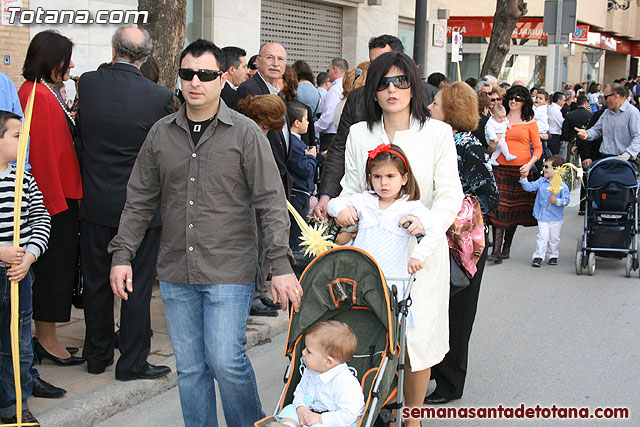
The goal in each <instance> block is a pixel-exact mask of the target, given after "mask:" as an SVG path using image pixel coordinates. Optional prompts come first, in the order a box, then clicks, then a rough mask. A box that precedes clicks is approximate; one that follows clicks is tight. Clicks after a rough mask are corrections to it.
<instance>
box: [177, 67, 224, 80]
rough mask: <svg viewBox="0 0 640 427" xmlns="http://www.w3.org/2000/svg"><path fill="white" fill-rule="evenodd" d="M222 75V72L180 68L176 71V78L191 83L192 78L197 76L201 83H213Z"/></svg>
mask: <svg viewBox="0 0 640 427" xmlns="http://www.w3.org/2000/svg"><path fill="white" fill-rule="evenodd" d="M223 74H224V71H217V70H198V71H195V70H192V69H190V68H180V69H178V76H180V78H181V79H182V80H188V81H191V80H193V76H198V79H199V80H200V81H201V82H210V81H213V80H215V79H217V78H218V77H220V76H221V75H223Z"/></svg>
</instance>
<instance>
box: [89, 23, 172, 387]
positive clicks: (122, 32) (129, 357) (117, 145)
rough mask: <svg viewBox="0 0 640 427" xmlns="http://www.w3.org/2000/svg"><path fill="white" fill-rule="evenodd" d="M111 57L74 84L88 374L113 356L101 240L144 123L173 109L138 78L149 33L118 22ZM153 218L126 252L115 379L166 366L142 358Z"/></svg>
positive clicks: (107, 233)
mask: <svg viewBox="0 0 640 427" xmlns="http://www.w3.org/2000/svg"><path fill="white" fill-rule="evenodd" d="M112 46H113V49H112V52H113V65H112V66H110V67H108V68H104V69H99V70H98V71H93V72H89V73H84V74H83V75H82V77H81V78H80V82H79V84H78V97H79V99H80V101H79V111H78V117H79V123H80V125H79V126H80V131H81V135H82V141H83V146H84V155H83V176H82V185H83V188H84V199H83V201H82V205H81V208H80V216H81V217H82V225H81V230H80V245H81V246H80V249H81V253H82V273H83V275H84V286H85V288H84V312H85V324H86V335H85V343H84V350H83V356H84V357H85V358H86V359H87V368H88V370H89V372H90V373H92V374H99V373H102V372H104V370H105V368H106V367H107V366H109V365H110V364H112V363H113V355H114V344H115V342H114V319H113V292H112V290H111V286H110V284H109V270H110V267H111V256H110V255H109V253H108V252H107V246H108V245H109V242H110V241H111V239H113V237H115V235H116V234H117V232H118V224H119V222H120V214H121V212H122V209H123V207H124V203H125V198H126V187H127V182H128V180H129V175H131V170H132V168H133V165H134V163H135V161H136V157H137V155H138V151H139V150H140V147H141V146H142V143H143V142H144V140H145V138H146V137H147V133H148V132H149V129H150V128H151V126H152V125H153V124H154V123H155V122H156V121H158V120H159V119H160V118H162V117H164V116H166V115H167V114H170V113H172V112H173V95H172V93H171V91H170V90H169V89H166V88H164V87H162V86H159V85H157V84H155V83H153V82H152V81H150V80H148V79H146V78H145V77H144V76H143V75H142V73H141V72H140V65H141V64H142V63H143V62H144V61H145V60H146V59H147V57H148V56H149V54H150V53H151V39H150V37H149V34H148V33H147V32H146V31H145V30H142V29H139V28H137V27H122V28H119V29H118V30H116V32H115V34H114V36H113V39H112ZM160 225H161V222H160V216H159V214H158V213H156V215H155V216H154V217H153V219H152V220H151V222H150V224H149V225H148V229H147V232H146V235H145V238H144V240H143V241H142V244H141V245H140V248H139V249H138V250H137V252H136V255H135V258H134V259H133V262H132V265H133V274H134V276H135V278H136V291H135V292H134V293H132V294H131V295H129V299H128V300H127V301H123V302H122V307H121V311H120V337H119V348H120V353H121V356H120V358H119V359H118V363H117V365H116V379H118V380H122V381H126V380H132V379H139V378H140V379H148V378H157V377H161V376H164V375H166V374H168V373H169V372H170V371H171V370H170V369H169V368H168V367H166V366H154V365H151V364H149V363H148V362H147V357H148V355H149V349H150V346H151V327H150V313H149V311H150V302H151V289H152V286H153V283H154V279H155V264H156V258H157V254H158V248H159V245H160V234H161V227H160Z"/></svg>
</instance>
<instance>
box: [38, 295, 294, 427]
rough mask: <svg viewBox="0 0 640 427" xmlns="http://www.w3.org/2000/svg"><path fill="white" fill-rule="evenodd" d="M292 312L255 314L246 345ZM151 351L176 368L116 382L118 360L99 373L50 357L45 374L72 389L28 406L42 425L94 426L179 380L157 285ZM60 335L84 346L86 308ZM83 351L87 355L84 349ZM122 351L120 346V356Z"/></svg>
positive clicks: (273, 330) (154, 359)
mask: <svg viewBox="0 0 640 427" xmlns="http://www.w3.org/2000/svg"><path fill="white" fill-rule="evenodd" d="M287 326H288V317H287V313H283V312H281V313H280V314H279V315H278V317H250V318H249V324H248V325H247V346H246V347H247V348H250V347H253V346H255V345H257V344H258V343H260V342H262V341H265V340H267V339H269V338H270V337H273V336H275V335H277V334H279V333H282V332H284V331H286V330H287ZM151 328H152V329H153V337H152V338H151V354H150V355H149V358H148V360H149V362H150V363H152V364H160V365H168V366H170V367H171V370H172V372H171V373H170V374H169V375H167V376H166V377H163V378H160V379H155V380H137V381H127V382H122V381H117V380H116V379H115V363H114V364H113V365H111V366H109V367H108V368H107V369H106V371H105V372H104V373H102V374H100V375H91V374H89V373H88V372H87V367H86V364H83V365H80V366H70V367H62V366H58V365H55V364H54V363H53V362H51V361H49V360H45V361H43V362H42V365H39V366H38V371H39V372H40V376H41V377H42V378H43V379H44V380H46V381H48V382H50V383H51V384H53V385H55V386H58V387H62V388H64V389H66V390H67V394H66V395H65V396H64V397H63V398H60V399H41V398H37V397H31V398H29V408H30V409H31V412H32V413H33V414H34V415H35V417H36V418H37V419H38V421H40V424H41V425H42V426H43V427H54V426H65V427H68V426H74V427H84V426H93V425H95V424H97V423H98V422H100V421H101V420H104V419H106V418H109V417H111V416H112V415H114V414H116V413H118V412H121V411H124V410H126V409H127V408H130V407H132V406H134V405H137V404H139V403H142V402H144V401H145V400H148V399H150V398H152V397H154V396H156V395H158V394H160V393H162V392H164V391H166V390H169V389H170V388H173V387H175V386H176V385H177V384H178V377H177V374H176V370H175V366H176V363H175V358H174V357H173V349H172V348H171V342H170V341H169V335H168V333H167V325H166V323H165V318H164V306H163V304H162V298H161V296H160V290H159V289H158V288H154V291H153V296H152V298H151ZM58 336H59V337H60V338H61V340H62V341H63V342H64V343H65V344H66V345H68V346H75V347H80V348H81V347H82V344H83V341H84V313H83V312H82V310H77V309H75V308H73V309H72V312H71V321H70V322H69V323H65V324H61V325H60V326H58ZM79 354H82V349H81V350H80V352H79ZM118 356H119V353H118V351H116V358H117V357H118Z"/></svg>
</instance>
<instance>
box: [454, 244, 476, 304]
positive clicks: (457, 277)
mask: <svg viewBox="0 0 640 427" xmlns="http://www.w3.org/2000/svg"><path fill="white" fill-rule="evenodd" d="M470 283H471V282H470V280H469V277H467V273H465V271H464V270H463V269H462V267H460V264H458V261H456V258H455V257H454V256H453V253H451V250H449V286H450V296H453V295H455V294H457V293H458V292H460V291H461V290H463V289H465V288H467V287H468V286H469V284H470Z"/></svg>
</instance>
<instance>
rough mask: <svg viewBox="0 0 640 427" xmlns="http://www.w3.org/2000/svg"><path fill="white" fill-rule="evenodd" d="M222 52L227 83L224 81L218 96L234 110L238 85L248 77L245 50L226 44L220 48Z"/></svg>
mask: <svg viewBox="0 0 640 427" xmlns="http://www.w3.org/2000/svg"><path fill="white" fill-rule="evenodd" d="M222 53H224V60H225V65H224V71H226V73H227V83H225V85H224V88H223V89H222V93H221V94H220V97H221V98H222V100H223V101H224V103H225V104H227V107H230V108H233V109H234V110H235V108H236V91H237V90H238V86H240V85H241V84H242V83H244V82H245V81H246V80H247V79H248V78H249V69H248V68H247V52H246V51H245V50H244V49H242V48H239V47H235V46H227V47H223V48H222Z"/></svg>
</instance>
